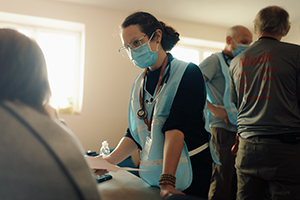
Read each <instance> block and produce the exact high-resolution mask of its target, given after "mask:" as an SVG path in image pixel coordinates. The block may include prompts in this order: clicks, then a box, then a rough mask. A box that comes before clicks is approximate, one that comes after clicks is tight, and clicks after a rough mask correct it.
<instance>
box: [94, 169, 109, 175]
mask: <svg viewBox="0 0 300 200" xmlns="http://www.w3.org/2000/svg"><path fill="white" fill-rule="evenodd" d="M94 173H95V175H98V176H102V175H104V174H106V173H108V171H107V170H106V169H94Z"/></svg>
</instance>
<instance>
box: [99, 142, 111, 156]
mask: <svg viewBox="0 0 300 200" xmlns="http://www.w3.org/2000/svg"><path fill="white" fill-rule="evenodd" d="M99 154H100V156H101V157H102V158H105V157H107V156H108V155H109V154H110V150H109V147H108V142H107V141H106V140H105V141H103V142H102V147H101V148H100V151H99Z"/></svg>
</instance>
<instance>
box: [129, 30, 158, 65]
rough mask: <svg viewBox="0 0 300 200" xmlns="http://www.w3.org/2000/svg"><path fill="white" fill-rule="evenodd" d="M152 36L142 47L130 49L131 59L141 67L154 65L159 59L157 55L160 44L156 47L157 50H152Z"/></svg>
mask: <svg viewBox="0 0 300 200" xmlns="http://www.w3.org/2000/svg"><path fill="white" fill-rule="evenodd" d="M151 39H152V36H151V37H150V39H149V41H148V42H147V43H145V44H143V45H142V46H141V49H140V50H138V51H136V50H132V49H131V50H130V57H131V61H132V62H133V64H134V65H136V66H138V67H140V68H141V69H146V68H148V67H151V66H152V65H154V64H155V63H156V61H157V55H158V44H157V47H156V51H155V52H152V51H151V50H150V44H149V42H150V41H151Z"/></svg>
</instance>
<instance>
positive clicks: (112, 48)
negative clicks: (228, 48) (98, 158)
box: [0, 0, 299, 152]
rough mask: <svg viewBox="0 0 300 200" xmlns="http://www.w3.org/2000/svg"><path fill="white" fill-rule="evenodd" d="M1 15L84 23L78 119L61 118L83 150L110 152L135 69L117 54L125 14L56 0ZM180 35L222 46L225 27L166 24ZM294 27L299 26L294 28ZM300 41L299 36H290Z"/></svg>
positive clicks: (4, 7) (20, 4)
mask: <svg viewBox="0 0 300 200" xmlns="http://www.w3.org/2000/svg"><path fill="white" fill-rule="evenodd" d="M0 5H1V6H0V11H1V12H10V13H16V14H25V15H31V16H39V17H46V18H52V19H60V20H67V21H73V22H79V23H84V24H85V25H86V48H85V49H86V52H85V53H86V55H85V71H84V98H83V109H82V113H81V114H80V115H74V116H67V115H66V116H62V117H63V118H64V119H65V120H66V123H67V125H68V126H69V127H70V128H71V129H72V131H73V132H74V133H75V134H76V136H77V137H78V138H79V140H80V141H81V143H82V145H83V146H84V148H85V149H86V150H89V149H90V150H94V151H97V152H98V150H99V147H100V145H101V142H102V141H103V140H108V141H109V143H110V147H111V148H114V147H115V146H116V145H117V143H118V141H119V140H120V138H121V137H122V136H123V135H124V134H125V131H126V128H127V125H128V124H127V107H128V97H129V92H130V87H131V83H132V81H133V80H134V78H135V76H136V75H137V74H138V73H140V72H141V70H140V69H138V68H137V67H135V66H133V64H132V63H131V62H130V61H129V60H128V59H126V58H124V57H122V56H121V55H120V54H119V53H118V51H117V49H118V48H119V47H121V45H122V44H121V40H120V38H119V25H120V24H121V23H122V21H123V19H124V18H125V17H126V16H127V15H128V14H130V13H125V12H120V11H114V10H107V9H101V8H96V7H91V6H82V5H77V4H70V3H64V2H56V1H47V0H45V1H42V0H39V1H36V0H26V1H24V0H9V1H8V0H0ZM156 17H157V18H158V19H159V20H162V21H164V22H165V23H166V24H169V25H171V26H173V27H174V28H175V29H176V30H177V31H178V32H179V33H180V35H181V36H183V37H192V38H198V39H203V40H212V41H217V42H224V36H225V32H226V28H222V27H214V26H208V25H201V24H196V23H189V22H184V21H178V20H172V19H165V18H160V17H159V16H156ZM298 24H299V23H298ZM294 37H295V38H297V39H294V38H291V40H293V39H294V40H296V41H299V37H298V35H295V36H294Z"/></svg>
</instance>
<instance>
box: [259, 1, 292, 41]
mask: <svg viewBox="0 0 300 200" xmlns="http://www.w3.org/2000/svg"><path fill="white" fill-rule="evenodd" d="M254 24H255V25H256V31H257V32H258V33H268V34H272V35H278V36H285V35H286V34H287V33H288V31H289V28H290V22H289V13H288V12H287V11H286V10H284V9H283V8H281V7H278V6H268V7H266V8H263V9H262V10H260V11H259V12H258V13H257V15H256V17H255V20H254Z"/></svg>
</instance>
